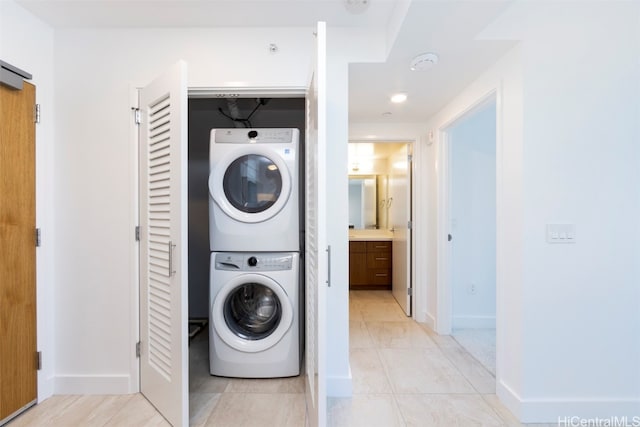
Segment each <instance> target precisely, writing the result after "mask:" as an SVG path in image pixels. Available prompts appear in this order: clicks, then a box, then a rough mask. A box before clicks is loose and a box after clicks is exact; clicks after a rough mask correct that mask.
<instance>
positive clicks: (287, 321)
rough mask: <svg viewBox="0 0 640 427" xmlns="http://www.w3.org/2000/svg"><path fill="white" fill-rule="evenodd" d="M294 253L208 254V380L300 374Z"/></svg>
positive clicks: (298, 310) (296, 258) (298, 308)
mask: <svg viewBox="0 0 640 427" xmlns="http://www.w3.org/2000/svg"><path fill="white" fill-rule="evenodd" d="M298 272H299V257H298V254H297V253H238V252H227V253H216V252H214V253H212V254H211V292H210V307H211V316H210V322H209V325H210V326H209V363H210V371H211V374H212V375H218V376H223V377H236V378H278V377H289V376H296V375H299V374H300V336H299V331H300V314H299V313H300V307H299V299H298V298H299V296H300V293H299V287H298V286H299V283H298Z"/></svg>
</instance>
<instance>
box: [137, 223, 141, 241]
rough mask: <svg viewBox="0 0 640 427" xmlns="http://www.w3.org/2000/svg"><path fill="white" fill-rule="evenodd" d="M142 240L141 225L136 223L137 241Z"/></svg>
mask: <svg viewBox="0 0 640 427" xmlns="http://www.w3.org/2000/svg"><path fill="white" fill-rule="evenodd" d="M139 241H140V226H139V225H136V242H139Z"/></svg>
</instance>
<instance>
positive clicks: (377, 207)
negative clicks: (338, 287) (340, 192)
mask: <svg viewBox="0 0 640 427" xmlns="http://www.w3.org/2000/svg"><path fill="white" fill-rule="evenodd" d="M412 153H413V143H412V142H398V141H392V142H387V141H368V142H361V141H350V143H349V160H348V167H349V170H348V174H349V289H350V291H353V292H357V291H359V290H391V291H392V293H393V296H394V298H395V300H396V301H397V303H398V305H399V306H400V307H401V309H402V310H403V312H404V313H405V315H406V316H411V315H412V311H413V309H412V305H413V304H412V285H411V283H412V254H413V250H412V239H411V236H412V222H411V221H412V217H413V213H412V211H413V203H412V200H413V189H412V179H413V173H412V171H413V159H412Z"/></svg>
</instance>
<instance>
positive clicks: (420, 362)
mask: <svg viewBox="0 0 640 427" xmlns="http://www.w3.org/2000/svg"><path fill="white" fill-rule="evenodd" d="M349 298H350V299H349V314H350V343H351V344H350V361H351V373H352V376H353V397H352V398H330V399H329V403H328V408H329V409H328V417H327V419H328V423H327V424H328V425H329V426H331V427H342V426H344V427H347V426H349V427H355V426H367V427H373V426H380V427H392V426H416V427H417V426H456V425H457V426H474V425H475V426H520V425H521V424H520V423H519V422H518V421H517V420H516V419H515V418H514V417H513V415H512V414H511V413H510V412H509V411H508V410H507V409H506V408H504V406H503V405H502V404H501V403H500V402H499V401H498V399H497V397H496V395H495V378H494V376H493V375H492V374H491V373H490V372H489V371H487V369H485V368H484V367H483V366H482V365H481V364H480V363H479V362H478V361H477V360H475V359H474V358H473V357H472V356H471V355H469V353H468V352H467V351H465V350H464V348H462V347H461V346H460V344H458V343H457V342H456V341H455V340H454V339H453V338H451V337H450V336H439V335H437V334H435V333H434V332H433V331H431V330H430V329H429V328H427V327H426V326H424V325H420V324H418V323H416V322H414V321H413V320H412V319H411V318H408V317H406V316H405V315H404V313H403V312H402V310H401V309H400V307H399V306H398V304H397V303H396V302H395V300H394V299H393V297H392V295H391V292H390V291H350V293H349ZM530 425H531V426H547V424H530ZM550 425H553V424H549V426H550Z"/></svg>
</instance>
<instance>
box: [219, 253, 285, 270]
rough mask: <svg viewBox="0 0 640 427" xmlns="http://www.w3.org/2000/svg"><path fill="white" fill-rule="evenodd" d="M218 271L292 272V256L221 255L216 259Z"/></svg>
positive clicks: (261, 254)
mask: <svg viewBox="0 0 640 427" xmlns="http://www.w3.org/2000/svg"><path fill="white" fill-rule="evenodd" d="M215 263H216V265H215V268H216V270H228V271H283V270H291V267H292V264H293V255H292V254H283V253H238V252H229V253H219V254H216V257H215Z"/></svg>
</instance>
